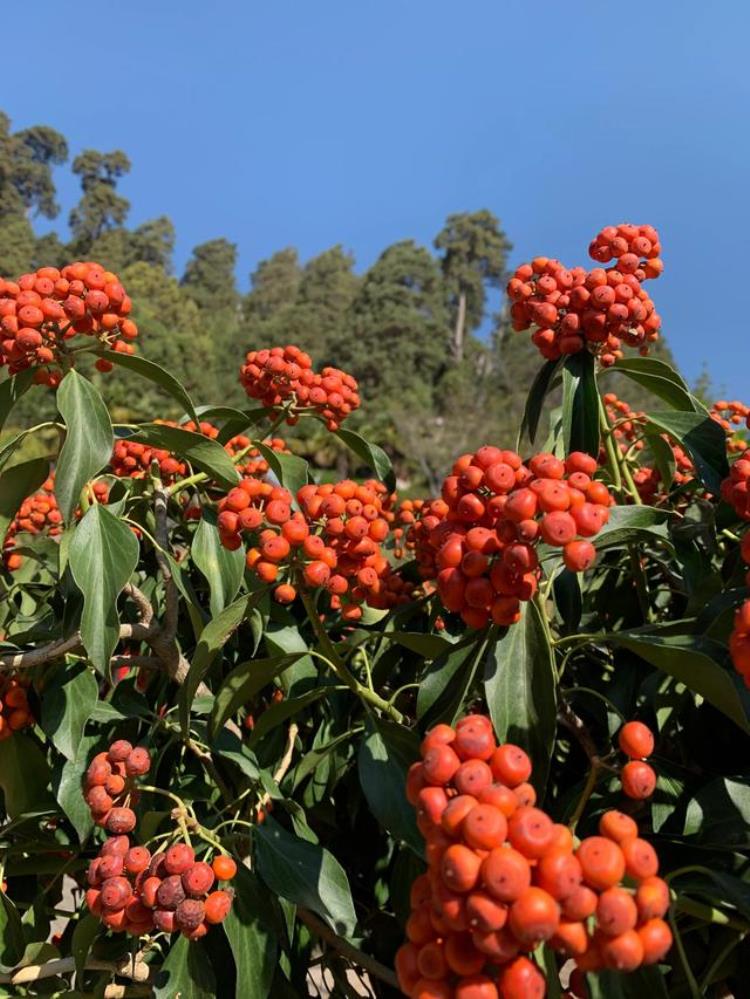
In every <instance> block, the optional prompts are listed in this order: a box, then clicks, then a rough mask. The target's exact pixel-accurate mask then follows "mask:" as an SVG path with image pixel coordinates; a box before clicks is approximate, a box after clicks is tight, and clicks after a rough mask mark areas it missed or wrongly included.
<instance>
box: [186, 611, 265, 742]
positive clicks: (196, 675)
mask: <svg viewBox="0 0 750 999" xmlns="http://www.w3.org/2000/svg"><path fill="white" fill-rule="evenodd" d="M251 599H252V597H241V598H240V599H239V600H236V601H235V602H234V603H233V604H230V605H229V607H227V608H225V609H224V610H223V611H222V612H221V613H220V614H218V615H217V616H216V617H215V618H212V619H211V620H210V621H209V622H208V624H207V625H206V627H205V628H204V629H203V631H202V632H201V635H200V639H199V641H198V646H197V648H196V650H195V652H194V653H193V656H192V661H191V663H190V669H189V671H188V674H187V676H186V677H185V682H184V683H183V684H182V686H181V687H180V694H179V702H178V703H179V706H180V724H181V725H182V730H183V732H185V733H186V732H187V731H188V726H189V718H190V708H191V705H192V703H193V698H194V697H195V692H196V690H197V689H198V686H199V684H200V682H201V680H202V679H203V677H204V676H205V675H206V672H207V671H208V668H209V666H210V665H211V663H212V662H213V661H214V659H215V658H216V656H217V655H218V653H219V652H220V651H221V649H222V648H223V647H224V646H225V645H226V643H227V642H228V641H229V639H230V638H231V636H232V635H233V634H234V632H235V631H236V630H237V629H238V628H239V626H240V625H241V624H242V621H243V619H244V617H245V614H246V613H247V609H248V605H249V603H250V600H251Z"/></svg>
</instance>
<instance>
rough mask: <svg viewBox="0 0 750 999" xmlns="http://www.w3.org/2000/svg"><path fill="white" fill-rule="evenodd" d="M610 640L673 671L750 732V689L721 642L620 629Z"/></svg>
mask: <svg viewBox="0 0 750 999" xmlns="http://www.w3.org/2000/svg"><path fill="white" fill-rule="evenodd" d="M608 641H610V642H611V643H612V644H614V645H621V646H623V647H624V648H626V649H630V651H631V652H635V654H636V655H638V656H640V657H641V659H645V660H646V662H648V663H651V665H652V666H656V667H657V669H660V670H663V672H665V673H669V675H670V676H673V677H675V679H677V680H679V681H680V682H681V683H684V684H685V686H686V687H688V689H689V690H692V691H693V692H694V693H696V694H700V696H701V697H705V699H706V700H707V701H708V702H709V703H710V704H713V706H714V707H715V708H717V709H718V710H719V711H721V712H722V713H723V714H725V715H726V716H727V718H731V719H732V721H733V722H734V723H735V724H736V725H738V726H739V727H740V728H741V729H742V730H743V731H744V732H749V733H750V721H749V720H748V712H747V705H748V694H747V691H746V690H745V689H744V686H743V684H742V681H741V679H740V677H739V676H738V675H737V673H735V672H734V670H733V669H732V668H731V666H729V665H728V663H727V650H726V648H725V647H723V646H722V645H720V644H719V643H718V642H715V641H713V640H712V639H710V638H703V637H702V636H700V635H672V634H664V633H659V632H657V631H651V632H634V631H631V632H627V631H620V632H616V633H614V634H612V635H610V636H608Z"/></svg>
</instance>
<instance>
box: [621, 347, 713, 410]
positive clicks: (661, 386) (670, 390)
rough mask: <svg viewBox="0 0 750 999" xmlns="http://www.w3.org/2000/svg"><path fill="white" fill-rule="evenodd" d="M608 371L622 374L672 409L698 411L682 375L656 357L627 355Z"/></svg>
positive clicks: (697, 405)
mask: <svg viewBox="0 0 750 999" xmlns="http://www.w3.org/2000/svg"><path fill="white" fill-rule="evenodd" d="M609 370H610V371H613V372H616V373H617V374H618V375H624V376H625V377H626V378H629V379H630V381H632V382H635V384H636V385H640V386H641V388H645V389H646V390H647V391H648V392H650V393H651V394H652V395H655V396H657V398H659V399H661V400H662V401H663V402H666V403H667V405H668V406H670V407H671V408H672V409H677V410H681V411H682V412H687V413H690V412H698V411H700V410H701V409H702V406H701V404H700V403H699V402H698V400H697V399H695V398H694V397H693V396H692V395H691V394H690V390H689V389H688V387H687V385H686V384H685V382H684V380H683V379H682V377H681V376H680V375H679V374H678V373H677V372H676V371H675V369H674V368H673V367H671V365H669V364H667V363H666V362H665V361H660V360H659V359H658V358H656V357H627V358H623V360H621V361H618V362H617V364H616V366H615V367H614V368H610V369H609Z"/></svg>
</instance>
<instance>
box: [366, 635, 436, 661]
mask: <svg viewBox="0 0 750 999" xmlns="http://www.w3.org/2000/svg"><path fill="white" fill-rule="evenodd" d="M383 638H388V639H390V641H391V642H396V643H397V644H398V645H403V647H404V648H405V649H408V650H409V651H410V652H416V654H417V655H418V656H422V658H423V659H437V658H438V656H443V655H447V654H448V653H449V652H450V651H451V649H452V648H453V642H449V641H447V640H446V639H445V638H441V637H440V636H439V635H428V634H426V633H424V632H418V631H384V632H383Z"/></svg>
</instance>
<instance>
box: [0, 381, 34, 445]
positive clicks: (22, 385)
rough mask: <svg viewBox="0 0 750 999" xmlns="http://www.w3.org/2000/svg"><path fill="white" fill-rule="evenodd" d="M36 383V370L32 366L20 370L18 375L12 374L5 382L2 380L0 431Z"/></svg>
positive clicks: (0, 391)
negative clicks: (12, 411)
mask: <svg viewBox="0 0 750 999" xmlns="http://www.w3.org/2000/svg"><path fill="white" fill-rule="evenodd" d="M33 384H34V372H33V370H32V369H31V368H27V369H26V371H20V372H19V373H18V374H17V375H11V377H10V378H6V379H5V380H4V381H3V382H0V431H1V430H2V429H3V427H4V426H5V421H6V420H7V419H8V417H9V416H10V412H11V410H12V409H13V407H14V406H15V404H16V403H17V402H18V400H19V399H20V398H21V397H22V396H23V395H25V394H26V393H27V392H28V390H29V389H30V388H31V386H32V385H33Z"/></svg>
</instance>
